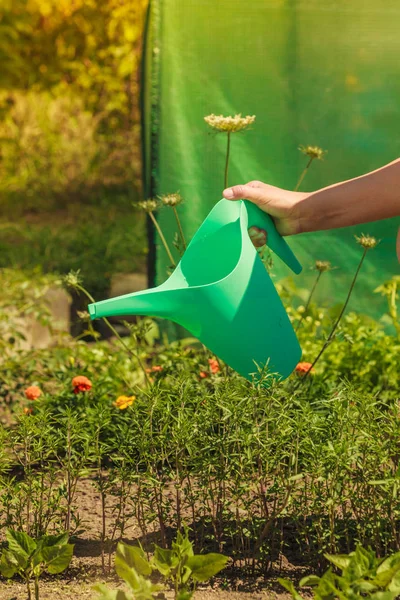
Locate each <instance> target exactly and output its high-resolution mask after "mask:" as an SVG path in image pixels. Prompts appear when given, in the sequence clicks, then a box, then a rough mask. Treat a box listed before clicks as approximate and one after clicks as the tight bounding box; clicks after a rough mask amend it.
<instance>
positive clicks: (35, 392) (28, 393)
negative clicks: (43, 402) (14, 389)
mask: <svg viewBox="0 0 400 600" xmlns="http://www.w3.org/2000/svg"><path fill="white" fill-rule="evenodd" d="M24 394H25V398H28V400H37V399H38V398H40V396H41V395H42V390H41V389H40V387H38V386H37V385H30V386H29V387H27V388H26V390H25V391H24Z"/></svg>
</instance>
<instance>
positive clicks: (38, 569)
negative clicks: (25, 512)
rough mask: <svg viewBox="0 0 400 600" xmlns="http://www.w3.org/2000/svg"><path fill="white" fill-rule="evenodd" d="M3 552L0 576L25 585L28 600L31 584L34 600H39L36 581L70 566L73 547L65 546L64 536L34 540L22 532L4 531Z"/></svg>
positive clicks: (66, 541) (66, 543)
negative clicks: (45, 573)
mask: <svg viewBox="0 0 400 600" xmlns="http://www.w3.org/2000/svg"><path fill="white" fill-rule="evenodd" d="M6 538H7V546H8V547H7V548H6V550H4V552H3V553H2V555H1V559H0V573H1V574H2V575H3V577H6V578H11V577H14V575H20V576H21V577H22V578H23V579H24V580H25V582H26V589H27V592H28V600H31V598H32V592H31V581H32V579H33V580H34V590H35V600H39V577H40V575H41V574H42V573H43V572H44V571H47V573H50V574H52V575H56V574H57V573H61V572H62V571H65V569H66V568H67V567H68V565H69V563H70V562H71V558H72V552H73V548H74V547H73V545H72V544H68V533H62V534H60V535H43V536H42V537H40V538H38V539H37V540H34V539H33V538H31V537H30V536H29V535H28V534H26V533H25V532H23V531H15V530H13V529H8V530H7V532H6Z"/></svg>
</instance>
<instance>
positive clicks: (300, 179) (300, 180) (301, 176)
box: [294, 156, 314, 192]
mask: <svg viewBox="0 0 400 600" xmlns="http://www.w3.org/2000/svg"><path fill="white" fill-rule="evenodd" d="M313 160H314V157H313V156H311V157H310V160H309V161H308V163H307V166H306V168H305V169H304V171H303V172H302V174H301V175H300V177H299V180H298V182H297V184H296V187H295V188H294V191H295V192H297V190H298V189H299V187H300V186H301V184H302V183H303V179H304V177H305V176H306V175H307V171H308V169H309V168H310V166H311V163H312V161H313Z"/></svg>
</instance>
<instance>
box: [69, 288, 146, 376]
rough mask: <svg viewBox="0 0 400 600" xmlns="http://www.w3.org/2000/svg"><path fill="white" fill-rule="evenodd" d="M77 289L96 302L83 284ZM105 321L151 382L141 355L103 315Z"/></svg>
mask: <svg viewBox="0 0 400 600" xmlns="http://www.w3.org/2000/svg"><path fill="white" fill-rule="evenodd" d="M75 287H76V289H77V290H80V291H81V292H82V293H83V294H85V296H86V297H87V298H88V299H89V300H90V302H93V303H94V302H96V301H95V299H94V298H93V296H92V295H91V294H90V293H89V292H88V291H87V290H86V289H85V288H84V287H83V286H82V285H76V286H75ZM102 319H103V321H104V323H105V324H106V325H107V327H108V328H109V330H110V331H112V333H113V334H114V335H115V337H116V338H117V339H118V341H119V343H120V344H121V346H123V347H124V349H125V350H126V351H127V352H128V354H129V355H130V356H133V358H135V359H136V360H137V361H138V363H139V366H140V368H141V369H142V371H143V374H144V376H145V379H146V381H147V383H150V380H149V377H148V375H147V373H146V369H145V367H144V364H143V363H142V359H141V358H140V356H139V355H138V354H135V352H133V351H132V350H131V349H130V348H129V346H127V345H126V344H125V342H124V340H123V339H122V337H121V336H120V335H119V333H118V331H117V330H116V329H115V327H114V326H113V325H112V324H111V323H110V321H109V320H108V319H107V318H106V317H102Z"/></svg>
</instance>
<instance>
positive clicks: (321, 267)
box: [315, 260, 332, 273]
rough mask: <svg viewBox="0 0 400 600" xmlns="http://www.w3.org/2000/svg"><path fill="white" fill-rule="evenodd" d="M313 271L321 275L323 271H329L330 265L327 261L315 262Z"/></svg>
mask: <svg viewBox="0 0 400 600" xmlns="http://www.w3.org/2000/svg"><path fill="white" fill-rule="evenodd" d="M315 269H316V270H317V271H319V272H320V273H323V272H324V271H331V270H332V265H331V263H330V262H329V261H328V260H316V261H315Z"/></svg>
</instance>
